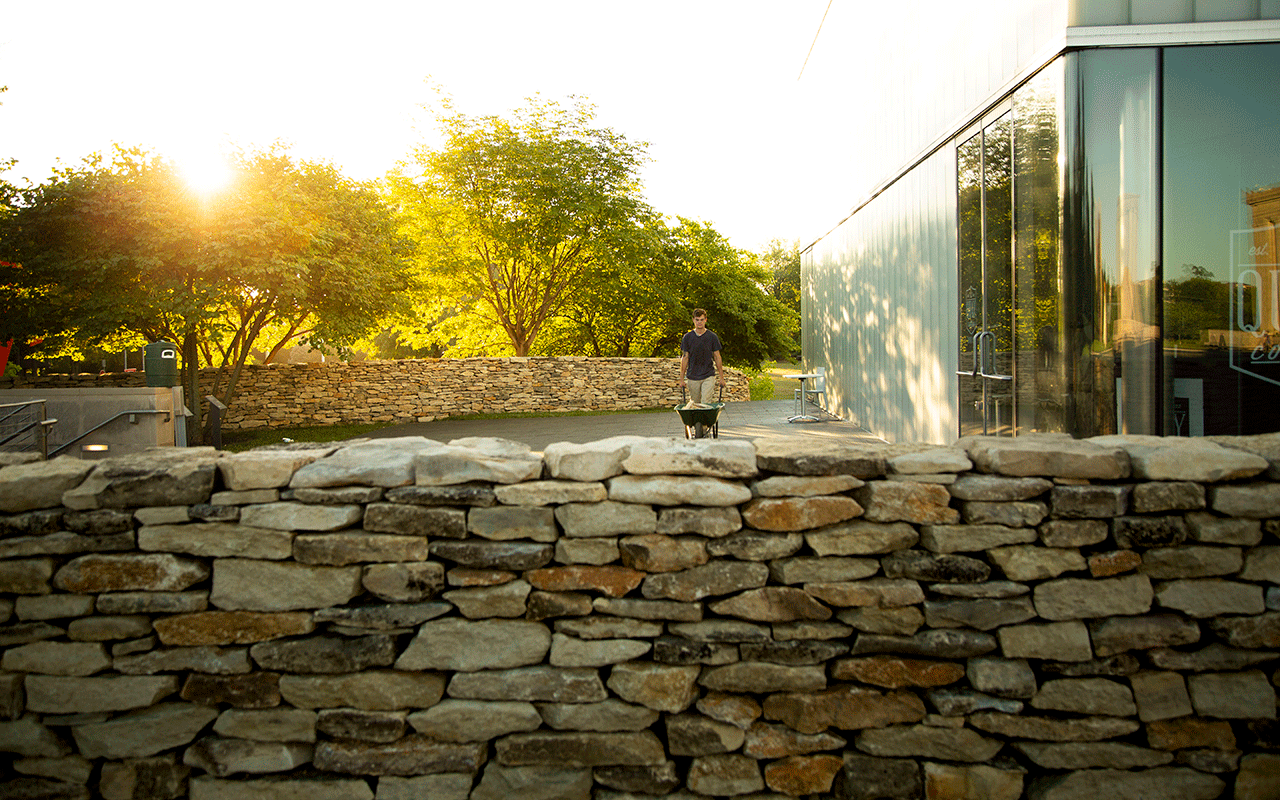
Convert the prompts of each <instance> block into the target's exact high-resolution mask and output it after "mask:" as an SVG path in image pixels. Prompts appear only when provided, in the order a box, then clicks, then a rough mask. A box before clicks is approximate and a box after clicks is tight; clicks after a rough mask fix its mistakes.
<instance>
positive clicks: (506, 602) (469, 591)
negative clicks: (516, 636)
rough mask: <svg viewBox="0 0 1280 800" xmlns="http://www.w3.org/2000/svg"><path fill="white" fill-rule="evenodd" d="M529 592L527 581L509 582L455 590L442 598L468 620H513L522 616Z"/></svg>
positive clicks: (526, 605)
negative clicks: (498, 618)
mask: <svg viewBox="0 0 1280 800" xmlns="http://www.w3.org/2000/svg"><path fill="white" fill-rule="evenodd" d="M531 590H532V587H531V586H529V584H528V583H527V582H526V581H517V580H512V581H506V582H504V583H499V584H497V585H489V586H471V587H468V588H465V589H454V590H453V591H450V592H445V593H444V594H443V595H442V597H443V598H444V599H445V600H447V601H448V602H449V603H452V604H453V605H454V606H456V607H457V609H458V611H459V613H461V614H462V616H464V617H466V618H467V619H484V618H487V617H504V618H512V617H523V616H525V614H526V612H527V611H528V604H527V603H528V597H529V593H530V591H531Z"/></svg>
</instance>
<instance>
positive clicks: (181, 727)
mask: <svg viewBox="0 0 1280 800" xmlns="http://www.w3.org/2000/svg"><path fill="white" fill-rule="evenodd" d="M217 716H218V712H217V711H215V710H214V709H212V708H206V707H204V706H198V705H193V704H190V703H161V704H160V705H157V706H152V707H151V708H147V709H143V710H141V711H134V712H132V713H129V714H126V715H124V716H121V717H116V718H114V719H111V720H108V721H106V722H100V723H96V724H90V725H78V726H75V727H73V728H72V729H71V734H72V736H74V737H75V740H76V745H77V746H78V747H79V749H80V754H81V755H83V756H85V757H86V758H107V759H121V758H145V757H147V756H153V755H156V754H157V753H161V752H163V751H165V750H171V749H173V748H175V747H182V746H183V745H186V744H189V743H190V742H191V741H192V740H193V739H195V738H196V736H197V734H199V733H200V731H201V730H202V729H203V728H204V727H205V726H206V725H208V724H209V723H210V722H212V721H213V720H214V719H215V718H217Z"/></svg>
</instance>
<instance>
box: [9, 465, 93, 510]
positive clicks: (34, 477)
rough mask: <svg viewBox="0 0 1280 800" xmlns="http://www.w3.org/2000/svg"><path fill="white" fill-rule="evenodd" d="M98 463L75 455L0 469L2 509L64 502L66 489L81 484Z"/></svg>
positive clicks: (30, 508)
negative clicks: (82, 459)
mask: <svg viewBox="0 0 1280 800" xmlns="http://www.w3.org/2000/svg"><path fill="white" fill-rule="evenodd" d="M96 466H97V465H96V464H94V463H93V462H88V461H81V460H80V459H78V458H72V457H71V456H62V457H59V458H54V459H51V460H49V461H33V462H31V463H29V464H15V465H12V466H7V467H4V468H3V469H0V511H3V512H5V513H14V512H19V511H31V510H33V509H44V508H56V507H58V506H61V505H62V493H63V492H66V491H68V490H70V489H74V488H76V487H77V486H79V485H80V483H81V482H82V481H84V479H85V478H86V477H88V475H89V473H90V472H92V471H93V469H94V467H96Z"/></svg>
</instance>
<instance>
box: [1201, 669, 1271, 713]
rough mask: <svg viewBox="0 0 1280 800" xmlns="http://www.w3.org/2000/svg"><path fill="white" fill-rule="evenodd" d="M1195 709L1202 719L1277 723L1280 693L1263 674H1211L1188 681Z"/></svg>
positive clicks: (1259, 672) (1251, 672)
mask: <svg viewBox="0 0 1280 800" xmlns="http://www.w3.org/2000/svg"><path fill="white" fill-rule="evenodd" d="M1187 689H1188V691H1189V692H1190V694H1191V705H1192V706H1194V707H1195V710H1196V714H1197V715H1199V716H1201V717H1212V718H1215V719H1275V718H1276V693H1275V690H1274V689H1273V688H1272V687H1271V683H1270V682H1269V681H1268V680H1267V676H1266V675H1265V674H1263V673H1262V672H1261V671H1259V670H1249V671H1248V672H1240V673H1226V672H1210V673H1206V674H1203V675H1190V676H1188V677H1187Z"/></svg>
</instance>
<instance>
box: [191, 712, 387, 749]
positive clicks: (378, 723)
mask: <svg viewBox="0 0 1280 800" xmlns="http://www.w3.org/2000/svg"><path fill="white" fill-rule="evenodd" d="M225 716H226V713H225V712H224V713H223V717H225ZM406 716H407V715H406V714H405V712H403V711H366V710H362V709H358V708H330V709H325V710H323V711H321V712H319V713H318V714H316V715H315V719H314V721H313V731H315V732H319V733H323V734H325V735H326V736H329V737H332V738H334V739H356V740H358V741H361V742H394V741H395V740H397V739H399V738H400V737H401V736H404V732H405V718H406ZM218 721H219V722H221V721H222V719H221V718H219V720H218ZM214 729H215V730H217V727H216V726H215V728H214Z"/></svg>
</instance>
